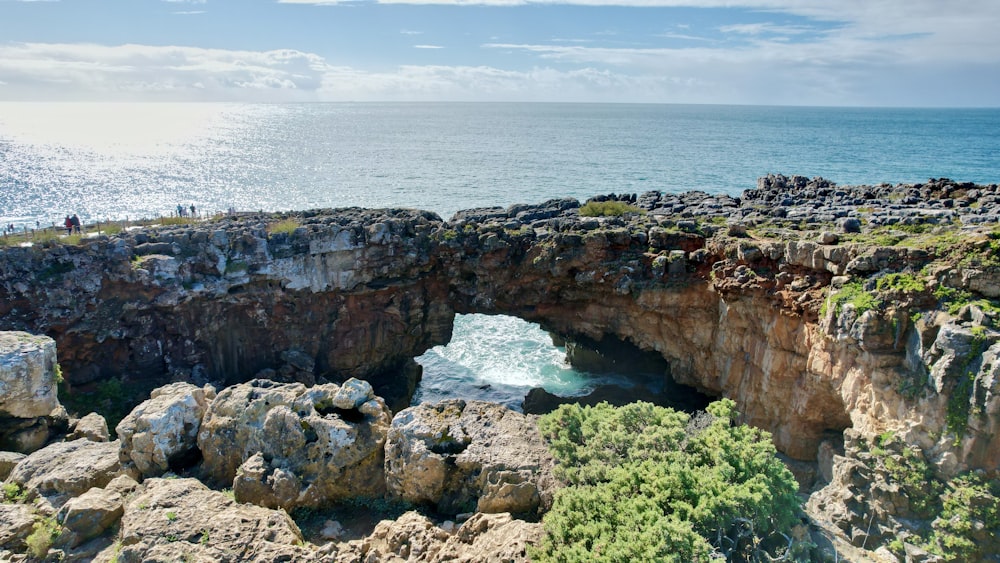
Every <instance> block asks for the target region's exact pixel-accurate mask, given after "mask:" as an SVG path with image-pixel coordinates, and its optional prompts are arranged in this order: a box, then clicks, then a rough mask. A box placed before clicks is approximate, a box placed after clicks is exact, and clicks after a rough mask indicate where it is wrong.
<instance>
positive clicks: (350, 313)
mask: <svg viewBox="0 0 1000 563" xmlns="http://www.w3.org/2000/svg"><path fill="white" fill-rule="evenodd" d="M596 199H597V200H609V199H610V200H615V199H616V200H619V201H627V202H629V203H634V204H635V205H637V206H638V207H640V208H641V209H642V210H643V211H644V213H635V214H631V215H625V216H621V217H582V216H580V213H579V202H575V201H573V200H555V201H550V202H546V203H542V204H538V205H516V206H511V207H510V208H507V209H499V208H491V209H480V210H471V211H469V212H463V213H459V214H456V216H455V217H454V218H453V219H452V220H451V221H450V222H445V221H442V220H441V219H440V218H439V217H437V216H435V215H433V214H430V213H424V212H419V211H407V210H395V209H389V210H374V211H373V210H358V209H348V210H339V211H329V210H327V211H309V212H302V213H298V214H295V215H294V218H293V220H295V221H298V222H299V223H300V225H299V227H298V228H296V229H294V230H293V231H292V232H290V233H269V232H268V223H272V224H273V223H274V222H276V221H278V220H281V219H285V218H286V217H285V216H278V215H260V216H255V217H242V218H238V219H235V218H234V219H227V220H224V221H219V222H206V223H205V224H203V225H199V226H185V227H173V228H164V229H155V228H150V229H147V230H145V231H142V232H134V233H132V232H130V233H126V234H123V235H120V236H117V237H114V238H109V239H98V240H93V241H87V242H86V243H84V244H81V245H80V246H73V247H70V246H64V245H58V244H56V245H52V246H51V248H44V249H38V248H34V249H21V248H11V249H5V250H4V251H3V252H0V324H2V327H3V328H11V329H31V330H33V331H36V332H44V333H46V334H53V335H55V336H56V337H57V338H58V340H59V342H60V346H61V354H62V359H63V361H64V367H67V366H69V369H67V372H68V377H69V378H70V380H71V382H85V381H92V380H95V379H100V378H104V377H108V376H113V375H116V374H117V373H118V372H119V371H122V370H124V371H127V372H129V373H142V374H150V375H151V376H155V377H167V376H171V377H172V376H183V377H191V378H192V380H198V381H201V380H203V379H204V380H212V381H217V382H219V383H220V384H225V383H229V382H233V381H237V380H242V379H243V378H246V377H250V376H251V374H256V373H260V372H261V370H274V373H275V374H276V375H280V376H287V377H288V378H289V379H302V380H307V381H311V379H310V377H313V376H314V377H315V378H316V380H317V381H319V380H320V379H321V378H326V379H328V380H331V381H342V380H344V379H346V378H348V377H351V376H358V377H369V376H371V377H372V378H373V380H376V379H377V380H379V381H382V382H385V383H386V385H388V386H391V385H392V382H393V380H394V378H396V377H397V376H398V375H399V374H401V373H404V372H405V370H402V369H401V367H403V366H404V365H405V364H406V362H407V361H408V360H409V359H410V358H412V357H414V356H417V355H419V354H420V353H422V352H423V351H425V350H426V349H428V348H429V347H431V346H433V345H436V344H443V343H446V342H447V340H448V337H449V336H450V331H451V323H452V320H453V318H454V314H455V313H456V312H463V313H465V312H469V313H473V312H475V313H487V314H510V315H515V316H518V317H521V318H524V319H526V320H529V321H533V322H538V323H540V324H542V325H543V326H544V327H545V328H546V329H549V330H551V331H552V332H555V333H558V334H561V335H563V336H567V337H579V336H583V337H587V338H589V339H591V340H595V341H600V340H603V339H618V340H623V341H628V342H630V343H631V344H633V345H635V346H637V347H639V348H640V349H642V350H645V351H652V352H655V353H658V354H659V355H661V356H662V357H663V358H664V359H666V360H667V361H668V362H669V363H670V366H671V373H672V375H673V376H674V377H675V378H677V379H678V380H680V381H681V382H682V383H685V384H690V385H692V386H694V387H696V388H698V389H699V390H702V391H705V392H707V393H708V394H711V395H724V396H727V397H730V398H733V399H734V400H736V402H737V405H738V408H739V410H740V411H741V412H742V413H743V415H744V417H745V420H746V421H747V422H750V423H752V424H754V425H757V426H760V427H762V428H764V429H766V430H769V431H771V432H772V433H773V434H774V439H775V442H776V444H777V446H778V448H779V449H780V450H782V451H783V452H784V453H786V454H787V455H789V456H790V457H793V458H795V459H800V460H812V459H814V458H815V456H816V451H817V447H818V445H819V443H820V442H821V441H822V439H823V437H824V436H825V435H827V434H828V433H829V432H834V433H836V432H839V431H841V430H843V429H846V428H851V427H853V428H855V429H858V430H860V431H862V432H863V433H865V434H866V435H877V434H878V433H880V432H883V431H886V430H895V431H898V432H900V433H902V434H907V435H909V433H911V432H912V434H913V439H914V440H916V441H918V442H920V443H921V444H922V446H923V445H925V444H926V445H927V446H928V447H933V448H935V450H934V452H933V455H934V456H936V457H938V458H939V460H940V461H941V463H940V464H939V465H940V467H942V468H943V469H947V471H951V472H954V471H961V470H963V469H967V468H975V467H982V468H985V469H989V470H996V469H997V468H998V465H997V464H998V463H1000V460H998V459H997V455H996V454H995V453H985V454H984V453H982V452H997V451H1000V430H998V428H1000V421H998V420H997V419H996V417H994V416H993V415H992V414H989V415H987V416H984V417H979V418H976V419H972V418H970V420H969V423H968V426H969V430H970V431H969V432H968V433H967V434H966V435H965V436H964V437H962V438H961V439H960V440H959V442H960V443H959V445H958V446H955V447H948V446H947V445H946V444H947V443H948V442H949V440H951V439H950V438H947V437H944V436H945V434H947V433H948V432H949V431H943V432H942V424H943V422H942V421H944V419H945V415H944V413H946V411H947V404H948V403H949V397H950V393H951V392H952V390H954V389H957V388H959V387H960V386H958V385H956V381H957V378H956V376H955V374H954V373H952V374H951V375H949V376H947V377H942V378H938V380H936V381H935V382H933V386H934V393H932V394H928V395H926V396H908V395H906V394H901V393H899V392H898V388H899V386H900V384H901V383H906V382H907V381H908V380H911V379H917V378H919V377H920V376H921V375H924V376H926V375H927V372H921V369H923V368H920V367H919V366H917V363H915V362H914V361H913V358H915V357H916V358H923V357H924V356H926V354H927V352H928V350H929V349H930V345H931V343H932V341H933V340H934V336H933V335H929V334H928V335H925V336H926V338H924V336H921V338H920V339H918V340H919V341H918V342H917V344H916V345H911V344H910V340H911V339H912V336H911V335H912V334H913V332H912V331H910V327H909V323H908V318H907V317H908V316H909V315H908V314H906V313H904V311H903V309H906V308H907V307H911V306H916V308H918V309H919V308H920V306H919V305H920V304H919V303H916V302H908V303H906V304H905V305H903V306H902V307H901V308H899V310H898V311H896V312H892V311H882V312H881V313H880V314H876V313H874V312H871V311H857V312H856V313H852V312H851V310H850V307H844V308H843V309H844V310H843V311H840V312H839V313H838V314H836V315H833V316H830V317H825V318H822V319H821V318H819V313H820V310H821V307H822V304H823V302H824V301H825V300H826V298H827V296H828V295H829V293H830V292H831V291H832V290H836V288H837V287H839V286H840V285H842V284H843V283H847V282H850V281H851V280H854V281H865V282H866V283H868V282H875V281H876V278H878V277H879V276H881V275H883V274H884V273H887V272H897V273H899V272H921V271H922V270H923V268H924V267H925V266H928V265H930V264H931V263H932V262H934V260H935V259H936V257H935V253H939V252H940V251H939V250H938V248H940V247H939V246H938V245H927V246H924V247H920V248H918V247H911V246H906V245H883V244H877V243H876V242H877V241H874V240H866V239H864V238H862V239H861V241H860V242H858V241H856V239H854V238H853V237H854V236H855V235H871V234H872V232H871V229H872V228H873V227H893V226H895V225H902V226H906V227H910V226H914V227H919V228H920V229H923V230H925V231H926V232H928V233H932V231H933V230H934V229H936V228H937V227H939V226H943V227H945V228H946V229H956V228H957V226H958V225H957V222H958V221H961V224H962V225H966V226H968V225H979V224H981V223H984V222H989V223H995V222H997V220H998V218H1000V215H998V213H997V206H996V205H995V201H996V200H997V188H996V186H975V185H972V184H963V183H958V182H952V181H950V180H944V179H941V180H933V181H931V182H928V183H926V184H917V185H899V186H890V185H880V186H836V185H834V184H833V183H832V182H829V181H826V180H823V179H821V178H815V179H808V178H802V177H784V176H769V177H767V178H763V179H762V180H761V181H760V182H759V184H758V185H757V187H756V188H755V189H751V190H746V191H745V192H744V193H743V194H742V196H741V197H739V198H735V197H731V196H725V195H718V194H715V195H713V194H707V193H704V192H687V193H680V194H668V193H659V192H648V193H645V194H641V195H639V196H634V195H627V196H607V197H600V198H596ZM779 223H780V224H779ZM772 227H780V229H781V230H782V232H781V233H780V234H779V235H778V236H770V235H768V234H767V231H768V229H771V228H772ZM755 231H759V232H755ZM833 231H837V232H836V233H833ZM856 231H861V232H860V233H858V232H856ZM984 232H985V231H984ZM824 233H826V235H824ZM831 233H833V234H836V235H837V236H828V235H830V234H831ZM786 234H787V235H789V236H785V235H786ZM841 234H842V235H844V236H840V235H841ZM953 234H954V233H953ZM969 234H970V233H969V232H968V231H967V230H966V231H964V232H963V233H962V234H961V236H962V238H966V235H969ZM982 234H983V233H980V235H982ZM848 235H850V236H848ZM982 243H983V244H985V245H987V246H988V244H989V241H988V240H986V237H985V236H984V237H983V240H982ZM980 250H982V249H980ZM43 274H44V275H43ZM933 277H934V282H935V283H939V284H943V285H944V286H946V287H949V288H951V289H955V290H961V291H970V292H973V293H975V295H982V296H990V295H995V294H997V293H998V292H997V291H996V290H995V289H996V287H1000V270H998V269H997V268H996V267H994V266H991V265H990V264H989V261H986V263H985V264H975V263H973V264H968V265H966V264H964V263H963V264H957V263H956V264H949V265H948V266H947V267H946V268H945V270H944V271H938V272H936V273H934V274H933ZM38 278H42V279H41V280H39V281H38V283H33V284H28V283H25V282H24V280H28V279H36V280H38ZM835 280H839V281H836V282H835ZM924 297H925V299H926V300H928V303H930V302H931V301H933V303H932V304H929V305H927V307H925V309H930V308H934V307H936V306H937V303H936V300H934V298H933V288H931V289H928V291H927V292H926V295H925V296H924ZM883 308H884V309H885V308H886V307H883ZM888 308H892V307H888ZM896 313H899V315H898V318H896V317H893V316H892V315H894V314H896ZM979 316H981V315H979ZM893 322H895V323H896V324H895V325H894V324H893ZM962 322H966V323H968V322H969V321H968V320H967V319H963V320H962ZM975 322H978V323H979V325H978V326H981V327H984V328H985V324H984V323H983V322H982V321H975ZM945 324H947V323H946V322H940V323H935V326H937V327H941V326H943V325H945ZM959 324H961V323H959ZM894 326H895V327H896V328H893V327H894ZM965 328H969V329H971V326H966V327H965ZM990 330H992V329H990ZM991 338H992V337H991ZM992 345H993V341H991V342H990V346H992ZM942 357H943V356H942ZM935 361H936V360H933V359H932V360H929V363H934V362H935ZM925 363H928V362H925ZM994 363H995V362H994ZM928 365H929V364H928ZM984 365H985V364H984ZM286 368H287V369H286ZM947 371H948V370H946V372H947ZM951 371H954V370H951ZM980 371H981V374H980V375H981V376H980V375H977V379H976V381H975V382H974V386H975V388H976V389H984V390H986V393H987V394H988V395H989V396H990V397H991V398H990V399H988V400H987V401H986V403H985V406H983V405H980V404H977V405H972V404H971V402H970V405H969V406H970V412H973V410H972V408H971V407H973V406H976V407H977V408H979V407H980V406H982V408H985V409H992V411H995V409H996V408H998V406H997V405H996V404H995V402H994V401H993V399H992V397H993V396H995V394H994V393H993V389H994V387H995V384H994V383H993V382H994V381H996V380H997V378H996V377H995V375H994V374H993V372H992V370H990V369H985V368H984V369H983V370H980ZM948 373H951V372H948ZM977 373H979V372H977ZM935 377H937V376H936V375H935ZM413 380H414V378H413V377H409V378H408V379H407V384H410V383H412V382H413ZM399 387H400V388H402V387H404V386H399ZM405 387H407V388H408V387H409V385H406V386H405ZM404 395H405V393H404ZM977 400H978V399H977ZM401 402H405V401H401ZM980 403H981V402H980ZM394 404H395V403H394ZM925 411H926V412H925ZM915 412H920V413H921V414H920V415H919V416H918V415H914V414H913V413H915ZM928 422H929V423H932V424H928ZM35 430H36V429H34V428H33V429H27V430H26V432H28V433H29V434H30V433H31V432H34V431H35ZM933 436H937V438H934V439H933V440H932V439H931V438H932V437H933ZM26 437H28V438H32V437H33V439H34V438H37V436H35V435H34V434H31V436H27V435H26ZM934 440H937V442H934ZM932 442H933V443H932ZM251 455H252V454H251ZM949 456H950V457H949ZM249 457H250V455H247V456H245V457H241V458H240V460H239V462H238V463H236V464H235V465H234V466H233V467H232V468H231V470H228V473H229V474H231V475H233V476H235V473H236V470H237V469H238V467H239V465H240V464H242V463H243V461H244V460H246V459H248V458H249ZM265 457H266V456H265ZM246 469H247V471H246V474H247V475H250V474H259V473H260V471H261V468H259V467H257V466H253V467H250V466H248V467H247V468H246ZM265 471H267V470H265ZM279 481H282V482H284V481H285V480H284V478H283V477H282V478H280V479H279Z"/></svg>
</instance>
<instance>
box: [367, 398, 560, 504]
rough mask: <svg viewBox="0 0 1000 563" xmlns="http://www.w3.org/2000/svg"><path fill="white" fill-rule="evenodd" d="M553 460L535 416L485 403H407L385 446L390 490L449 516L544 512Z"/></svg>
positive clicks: (552, 484)
mask: <svg viewBox="0 0 1000 563" xmlns="http://www.w3.org/2000/svg"><path fill="white" fill-rule="evenodd" d="M552 465H553V461H552V458H551V456H550V455H549V452H548V448H547V447H546V445H545V443H544V442H543V441H542V438H541V435H540V434H539V432H538V426H537V417H534V416H530V415H524V414H521V413H516V412H513V411H511V410H508V409H507V408H505V407H502V406H500V405H496V404H492V403H484V402H479V401H470V402H466V401H462V400H450V401H442V402H441V403H438V404H436V405H427V404H424V405H418V406H415V407H410V408H408V409H405V410H403V411H401V412H400V413H399V414H397V415H396V417H395V418H394V419H393V421H392V427H391V428H390V430H389V437H388V439H387V441H386V446H385V473H386V486H387V488H388V490H389V492H390V493H391V494H392V495H394V496H396V497H399V498H402V499H403V500H406V501H409V502H414V503H424V504H430V505H434V506H435V507H436V508H437V510H439V511H441V512H443V513H450V514H456V513H459V512H472V511H479V512H514V513H527V514H538V513H540V512H542V511H544V510H546V509H547V508H548V507H549V506H551V502H552V491H553V489H554V487H555V480H554V478H553V477H552Z"/></svg>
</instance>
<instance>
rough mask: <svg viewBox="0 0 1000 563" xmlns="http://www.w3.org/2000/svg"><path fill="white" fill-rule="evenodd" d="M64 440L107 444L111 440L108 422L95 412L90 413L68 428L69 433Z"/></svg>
mask: <svg viewBox="0 0 1000 563" xmlns="http://www.w3.org/2000/svg"><path fill="white" fill-rule="evenodd" d="M66 439H67V440H81V439H83V440H90V441H91V442H107V441H108V440H110V439H111V434H110V433H109V432H108V421H106V420H105V419H104V417H103V416H101V415H99V414H97V413H96V412H92V413H90V414H88V415H87V416H85V417H83V418H81V419H80V420H78V421H76V424H73V425H71V426H70V432H69V435H67V436H66Z"/></svg>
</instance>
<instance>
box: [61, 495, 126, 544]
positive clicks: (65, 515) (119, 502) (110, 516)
mask: <svg viewBox="0 0 1000 563" xmlns="http://www.w3.org/2000/svg"><path fill="white" fill-rule="evenodd" d="M124 512H125V510H124V501H123V499H122V495H120V494H118V493H117V492H115V491H111V490H106V489H97V488H94V489H90V490H89V491H87V492H85V493H83V494H82V495H80V496H78V497H76V498H73V499H70V500H69V501H68V502H67V503H66V504H64V505H63V507H62V509H60V511H59V513H58V514H57V516H56V520H57V521H59V522H60V523H62V525H63V528H65V530H63V533H62V534H60V535H59V538H58V541H57V545H59V546H61V547H68V548H73V547H76V546H78V545H80V544H82V543H84V542H85V541H87V540H90V539H93V538H96V537H97V536H99V535H101V534H103V533H104V531H105V530H107V529H108V528H109V527H110V526H111V525H112V524H114V523H115V522H117V521H118V520H119V519H120V518H121V517H122V514H123V513H124Z"/></svg>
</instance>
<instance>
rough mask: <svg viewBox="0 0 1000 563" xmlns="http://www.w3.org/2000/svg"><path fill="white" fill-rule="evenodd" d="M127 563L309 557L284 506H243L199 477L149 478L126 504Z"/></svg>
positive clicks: (123, 557) (124, 539) (224, 562)
mask: <svg viewBox="0 0 1000 563" xmlns="http://www.w3.org/2000/svg"><path fill="white" fill-rule="evenodd" d="M120 539H121V545H122V548H121V552H120V553H119V555H118V560H119V561H121V562H122V563H129V562H139V561H174V560H176V559H177V558H178V556H179V554H181V553H185V554H188V556H189V559H188V560H191V561H206V562H207V561H214V562H220V563H236V562H243V561H261V562H264V561H305V560H309V559H310V558H311V557H312V552H311V551H310V550H308V549H306V548H303V547H298V546H297V544H301V542H302V534H301V532H300V531H299V529H298V527H297V526H296V525H295V522H293V521H292V519H291V518H289V516H288V514H287V513H285V512H284V511H283V510H269V509H266V508H261V507H258V506H253V505H248V504H240V503H237V502H236V501H234V500H232V499H230V498H228V497H227V496H226V495H224V494H223V493H220V492H216V491H213V490H211V489H209V488H207V487H206V486H205V485H203V484H202V483H201V482H200V481H197V480H195V479H159V478H151V479H147V480H146V481H145V482H144V483H143V487H142V489H141V491H139V492H138V493H137V494H135V495H133V496H132V497H131V498H130V499H129V500H128V502H127V503H126V506H125V515H124V516H123V518H122V528H121V538H120Z"/></svg>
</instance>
